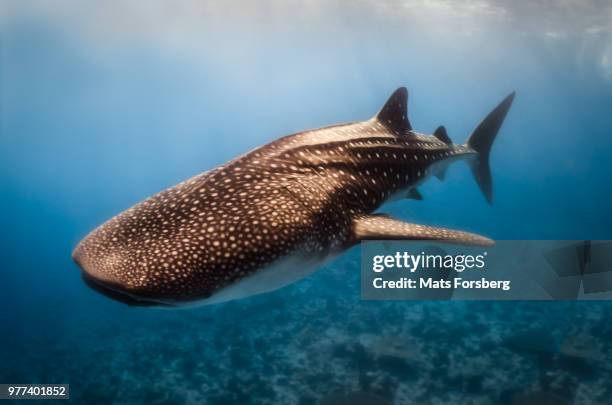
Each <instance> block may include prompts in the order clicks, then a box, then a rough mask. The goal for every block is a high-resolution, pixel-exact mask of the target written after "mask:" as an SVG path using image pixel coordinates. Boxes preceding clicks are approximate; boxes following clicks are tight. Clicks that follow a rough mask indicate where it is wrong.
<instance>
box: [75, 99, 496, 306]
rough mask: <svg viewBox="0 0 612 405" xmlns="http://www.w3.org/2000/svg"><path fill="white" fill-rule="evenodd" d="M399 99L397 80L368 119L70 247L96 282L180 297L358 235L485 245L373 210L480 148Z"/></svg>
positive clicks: (111, 224)
mask: <svg viewBox="0 0 612 405" xmlns="http://www.w3.org/2000/svg"><path fill="white" fill-rule="evenodd" d="M406 98H407V93H406V91H405V89H404V88H401V89H399V90H398V91H396V93H394V95H393V96H392V97H391V99H390V100H389V101H388V102H387V104H386V105H385V107H384V108H383V110H382V111H381V113H379V115H378V116H377V117H375V118H373V119H370V120H367V121H363V122H356V123H349V124H342V125H335V126H330V127H326V128H322V129H317V130H311V131H305V132H301V133H297V134H294V135H289V136H286V137H283V138H280V139H278V140H276V141H274V142H272V143H270V144H268V145H265V146H262V147H260V148H258V149H255V150H253V151H251V152H249V153H247V154H245V155H243V156H241V157H238V158H236V159H234V160H232V161H230V162H228V163H226V164H224V165H222V166H219V167H217V168H215V169H213V170H211V171H208V172H205V173H202V174H200V175H197V176H195V177H193V178H191V179H189V180H187V181H185V182H182V183H180V184H178V185H176V186H175V187H172V188H170V189H167V190H164V191H162V192H160V193H158V194H157V195H154V196H152V197H150V198H148V199H147V200H145V201H143V202H141V203H139V204H137V205H135V206H134V207H132V208H130V209H128V210H126V211H124V212H122V213H121V214H119V215H117V216H116V217H114V218H112V219H110V220H109V221H108V222H106V223H104V224H103V225H101V226H100V227H98V228H97V229H95V230H94V231H93V232H91V233H90V234H89V235H88V236H87V237H86V238H85V239H83V240H82V241H81V242H80V243H79V244H78V246H77V247H76V249H75V251H74V252H73V258H74V259H75V261H76V262H77V263H78V264H79V265H80V267H81V268H82V269H83V271H84V274H85V276H86V277H87V279H88V280H89V281H90V282H92V281H93V283H95V284H96V285H98V286H103V287H101V288H105V289H108V290H109V291H113V292H118V293H120V294H122V295H125V296H129V297H132V298H134V299H136V300H142V301H143V302H159V303H170V304H173V305H176V304H182V303H188V302H191V301H195V300H205V299H206V298H208V297H211V296H213V295H214V294H215V293H216V292H218V291H220V290H222V289H223V288H225V287H227V286H230V285H232V284H233V283H236V282H237V281H239V280H242V279H245V278H248V277H250V276H252V275H253V274H255V273H257V272H258V271H261V269H263V268H266V267H268V266H271V265H273V264H274V263H276V262H278V261H279V260H281V259H282V258H284V257H288V256H289V255H293V256H296V255H298V256H300V257H309V258H314V259H316V260H320V261H322V260H324V259H325V258H326V257H329V256H330V255H333V254H338V253H340V252H342V251H343V250H345V249H347V248H348V247H350V246H352V245H354V244H355V243H357V242H359V241H360V240H361V239H365V238H370V239H437V240H442V241H444V240H448V241H455V242H458V243H471V244H483V245H486V244H489V243H490V240H488V239H486V238H484V237H481V236H478V235H474V234H469V233H464V232H458V231H450V230H444V229H439V228H432V227H425V226H422V225H413V224H408V223H404V222H401V221H397V220H393V219H391V218H388V217H386V216H381V215H377V214H375V215H371V214H372V213H373V212H374V211H376V210H377V209H378V208H379V207H380V206H381V205H382V204H383V203H384V202H385V201H386V200H388V199H389V198H390V197H391V196H393V195H395V194H398V193H406V192H407V190H410V189H412V188H414V187H416V186H417V185H418V184H420V183H421V182H423V181H424V180H425V179H426V178H427V177H428V176H429V175H430V174H436V173H435V171H436V170H437V169H436V168H437V167H439V166H440V165H439V164H440V163H441V162H442V163H444V162H446V163H448V162H450V161H453V160H456V159H459V158H466V159H470V158H474V157H476V156H477V152H476V151H475V150H473V149H472V148H470V147H469V146H467V145H454V144H449V143H445V142H443V141H441V140H440V139H438V138H436V137H434V136H427V135H424V134H420V133H417V132H414V131H412V130H411V128H410V124H409V122H408V120H407V113H406Z"/></svg>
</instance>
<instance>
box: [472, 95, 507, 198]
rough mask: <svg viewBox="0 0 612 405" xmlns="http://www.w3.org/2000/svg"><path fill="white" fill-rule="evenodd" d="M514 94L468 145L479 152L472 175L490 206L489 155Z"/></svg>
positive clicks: (491, 192)
mask: <svg viewBox="0 0 612 405" xmlns="http://www.w3.org/2000/svg"><path fill="white" fill-rule="evenodd" d="M514 94H515V93H514V92H512V93H510V95H508V96H507V97H506V98H505V99H504V100H503V101H502V102H501V103H499V105H498V106H497V107H495V109H494V110H493V111H491V112H490V113H489V115H487V116H486V117H485V119H484V120H482V121H481V122H480V124H478V126H477V127H476V129H475V130H474V132H472V135H470V137H469V138H468V141H467V145H468V146H469V147H470V148H472V149H474V150H475V151H476V152H478V157H477V158H476V159H475V160H474V161H473V163H472V173H474V178H475V179H476V182H477V183H478V186H479V187H480V190H481V191H482V193H483V194H484V196H485V198H486V199H487V202H488V203H489V204H491V203H492V202H493V183H492V181H491V168H490V167H489V153H490V151H491V145H493V141H495V136H496V135H497V131H499V128H500V127H501V125H502V123H503V122H504V118H506V114H507V113H508V110H509V109H510V106H511V105H512V101H513V100H514Z"/></svg>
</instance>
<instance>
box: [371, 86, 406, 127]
mask: <svg viewBox="0 0 612 405" xmlns="http://www.w3.org/2000/svg"><path fill="white" fill-rule="evenodd" d="M376 118H377V119H378V121H380V122H381V123H382V124H384V125H385V126H386V127H387V128H389V129H390V130H391V131H393V132H394V133H396V134H397V135H399V134H403V133H405V132H407V131H410V130H411V129H412V126H411V125H410V121H409V120H408V90H407V89H406V88H405V87H400V88H399V89H397V90H395V91H394V92H393V94H392V95H391V97H389V100H387V102H386V103H385V105H384V107H383V108H382V110H380V112H379V113H378V115H377V116H376Z"/></svg>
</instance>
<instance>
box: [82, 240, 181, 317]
mask: <svg viewBox="0 0 612 405" xmlns="http://www.w3.org/2000/svg"><path fill="white" fill-rule="evenodd" d="M100 239H101V237H100V231H99V230H97V231H94V232H92V233H91V234H90V235H89V236H87V237H86V238H85V239H83V240H82V241H81V242H80V243H79V244H78V245H77V247H76V248H75V249H74V251H73V252H72V258H73V260H74V261H75V262H76V263H77V264H78V265H79V267H80V268H81V271H82V273H81V274H82V277H83V280H84V281H85V284H86V285H87V286H89V287H90V288H92V289H93V290H95V291H97V292H99V293H101V294H102V295H105V296H106V297H109V298H111V299H114V300H116V301H119V302H122V303H124V304H128V305H133V306H161V305H170V304H169V303H167V302H162V301H160V300H159V299H158V297H157V296H156V294H155V293H154V292H155V291H156V288H155V287H156V285H157V283H158V282H159V280H156V278H155V272H153V273H149V272H147V270H146V267H145V266H143V264H144V263H140V264H138V263H136V262H135V260H134V257H133V255H132V254H131V253H129V254H128V252H127V251H126V250H125V249H123V248H122V247H121V245H120V244H118V243H113V242H116V241H112V240H110V241H105V240H104V238H102V240H100ZM111 239H112V238H111ZM107 242H108V243H107Z"/></svg>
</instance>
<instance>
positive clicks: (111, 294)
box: [81, 271, 173, 307]
mask: <svg viewBox="0 0 612 405" xmlns="http://www.w3.org/2000/svg"><path fill="white" fill-rule="evenodd" d="M81 277H82V278H83V281H84V282H85V284H86V285H87V286H88V287H89V288H91V289H92V290H94V291H96V292H98V293H100V294H102V295H104V296H105V297H108V298H111V299H113V300H115V301H118V302H121V303H122V304H126V305H129V306H132V307H172V306H173V305H172V304H168V303H165V302H159V301H154V300H150V299H146V298H140V297H135V296H133V295H130V294H127V293H123V292H120V291H117V290H115V289H113V288H111V287H109V286H107V285H105V284H103V283H102V282H100V281H99V280H96V279H95V278H93V277H91V276H90V275H89V274H87V273H86V272H84V271H82V272H81Z"/></svg>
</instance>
